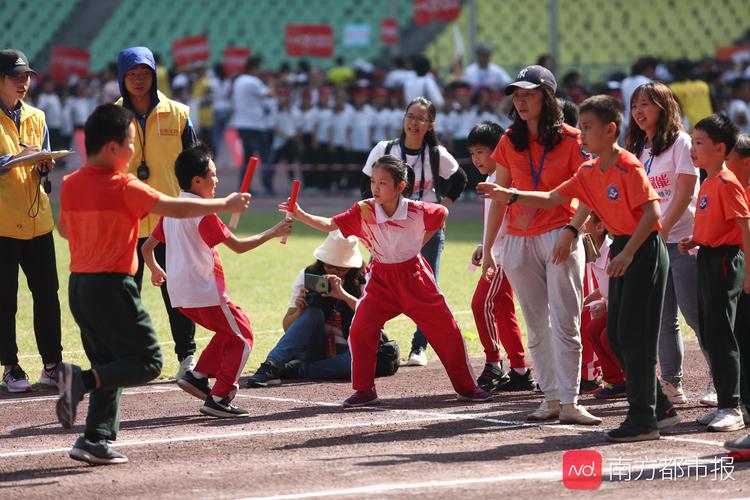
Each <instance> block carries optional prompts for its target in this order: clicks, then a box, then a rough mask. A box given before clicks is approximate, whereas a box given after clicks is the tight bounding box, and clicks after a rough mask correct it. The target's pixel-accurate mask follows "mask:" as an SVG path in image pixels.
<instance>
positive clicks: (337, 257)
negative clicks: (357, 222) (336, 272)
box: [313, 229, 362, 267]
mask: <svg viewBox="0 0 750 500" xmlns="http://www.w3.org/2000/svg"><path fill="white" fill-rule="evenodd" d="M313 256H314V257H315V258H316V259H318V260H320V261H322V262H325V263H326V264H329V265H331V266H336V267H361V266H362V254H361V253H359V239H357V237H356V236H349V237H348V238H344V235H343V234H341V231H339V230H338V229H337V230H335V231H333V232H330V233H328V237H327V238H326V239H325V241H324V242H323V244H322V245H320V246H319V247H318V248H316V249H315V251H314V252H313Z"/></svg>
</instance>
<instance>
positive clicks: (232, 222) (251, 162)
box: [229, 156, 258, 229]
mask: <svg viewBox="0 0 750 500" xmlns="http://www.w3.org/2000/svg"><path fill="white" fill-rule="evenodd" d="M257 166H258V158H256V157H255V156H251V157H250V158H249V159H248V160H247V168H246V169H245V177H243V178H242V185H241V186H240V193H247V192H248V191H249V190H250V183H252V182H253V174H254V173H255V167H257ZM239 222H240V214H239V213H234V214H232V217H231V218H230V219H229V227H230V229H237V224H239Z"/></svg>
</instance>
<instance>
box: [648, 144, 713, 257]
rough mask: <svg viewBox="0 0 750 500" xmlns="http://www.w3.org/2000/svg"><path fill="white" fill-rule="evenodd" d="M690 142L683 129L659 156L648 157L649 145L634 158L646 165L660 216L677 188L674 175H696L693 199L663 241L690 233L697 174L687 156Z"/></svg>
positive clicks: (697, 186) (674, 240) (665, 210)
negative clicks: (657, 197) (656, 195)
mask: <svg viewBox="0 0 750 500" xmlns="http://www.w3.org/2000/svg"><path fill="white" fill-rule="evenodd" d="M691 144H692V142H691V140H690V136H689V135H688V134H687V133H685V132H680V133H679V135H678V136H677V139H675V141H674V144H672V145H671V146H670V147H669V148H667V150H666V151H664V152H662V153H661V154H660V155H659V156H656V157H654V158H653V159H651V148H645V149H644V150H643V152H641V155H640V157H639V158H638V159H639V160H640V161H641V163H643V166H644V167H646V173H647V174H648V178H649V180H650V181H651V185H652V186H653V188H654V189H655V190H656V192H657V193H658V194H659V197H660V198H661V199H660V200H659V208H661V216H662V218H663V217H664V214H666V213H667V209H668V208H669V204H670V203H672V200H673V199H674V193H675V190H676V189H677V175H678V174H686V175H693V176H695V177H696V183H695V190H694V192H693V200H692V201H691V202H690V205H688V208H687V210H685V212H684V213H683V214H682V216H681V217H680V218H679V219H678V220H677V222H676V223H675V225H674V227H672V231H671V232H670V233H669V238H668V240H667V243H679V241H680V240H681V239H682V238H688V237H690V236H692V234H693V225H694V223H695V199H696V198H697V197H698V188H699V185H698V184H699V183H698V182H697V178H698V176H699V173H698V169H697V168H696V167H695V165H693V161H692V160H691V159H690V146H691Z"/></svg>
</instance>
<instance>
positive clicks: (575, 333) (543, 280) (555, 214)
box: [492, 125, 586, 404]
mask: <svg viewBox="0 0 750 500" xmlns="http://www.w3.org/2000/svg"><path fill="white" fill-rule="evenodd" d="M579 136H580V132H579V131H578V130H577V129H575V128H573V127H569V126H567V125H563V129H562V139H561V141H560V142H559V143H558V144H557V145H556V146H555V147H554V148H553V149H551V150H547V151H545V148H544V147H543V146H541V145H540V144H539V143H537V142H536V140H535V138H530V140H529V147H528V148H527V149H526V150H524V151H517V150H516V148H515V146H513V144H512V143H511V141H510V139H509V138H508V134H507V132H506V134H504V135H503V137H502V138H501V139H500V142H499V143H498V145H497V147H496V148H495V151H493V153H492V158H493V159H494V160H495V161H496V162H497V164H498V167H497V168H504V169H506V170H509V171H510V177H511V180H512V184H513V186H515V187H516V188H517V189H519V190H526V191H551V190H553V189H554V188H555V187H557V186H558V185H560V184H562V183H563V182H564V181H566V180H567V179H569V178H570V177H572V176H573V174H574V173H575V172H576V171H577V169H578V166H579V165H580V164H581V163H583V162H584V161H585V160H586V156H585V155H584V153H583V151H582V148H581V145H580V140H579ZM574 212H575V211H574V209H573V208H572V206H571V205H570V204H569V203H565V204H563V205H561V206H559V207H555V208H550V209H535V208H531V207H527V206H523V205H521V204H519V203H516V204H513V205H510V207H508V210H507V212H506V213H507V217H508V219H509V221H508V230H507V235H506V237H505V239H504V241H503V246H502V251H501V261H502V263H503V271H504V272H505V275H506V276H507V277H508V279H509V280H510V284H511V285H512V286H513V290H514V291H515V294H516V297H518V300H519V302H520V304H521V309H522V311H523V316H524V318H525V319H526V328H527V334H528V347H529V352H530V353H531V355H532V357H533V359H534V367H535V369H536V377H535V378H536V381H537V383H538V384H539V387H540V389H541V390H542V392H543V393H544V397H545V400H546V401H555V400H559V401H560V403H562V404H574V403H576V401H577V399H578V390H579V382H580V376H581V334H580V325H581V310H582V308H583V289H582V286H583V267H584V261H585V256H584V252H583V246H582V244H581V242H580V240H579V239H576V240H575V241H574V243H573V249H572V251H571V253H570V257H568V259H567V260H565V261H564V262H562V263H560V264H552V263H551V259H552V251H553V249H554V246H555V244H556V243H557V240H558V239H559V237H560V234H561V232H562V231H566V229H563V227H564V226H565V225H566V224H568V223H569V222H570V220H571V218H572V217H573V213H574Z"/></svg>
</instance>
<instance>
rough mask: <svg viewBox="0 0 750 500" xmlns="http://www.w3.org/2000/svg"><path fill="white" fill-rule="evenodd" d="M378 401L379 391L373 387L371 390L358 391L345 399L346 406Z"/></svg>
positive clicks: (363, 404)
mask: <svg viewBox="0 0 750 500" xmlns="http://www.w3.org/2000/svg"><path fill="white" fill-rule="evenodd" d="M377 402H378V393H377V392H375V388H374V387H373V388H372V389H370V390H369V391H357V392H355V393H354V394H352V395H351V396H349V397H348V398H347V399H346V401H344V403H343V404H344V407H346V408H349V407H353V406H365V405H369V404H374V403H377Z"/></svg>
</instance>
